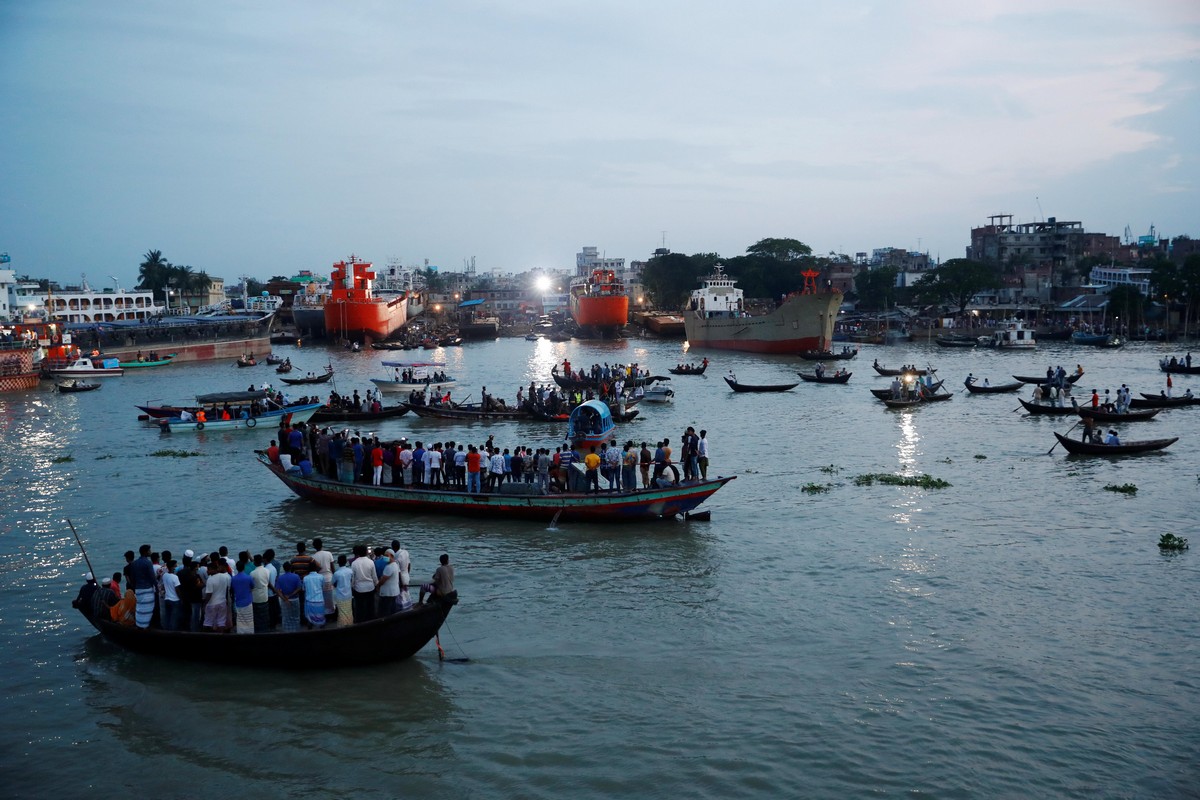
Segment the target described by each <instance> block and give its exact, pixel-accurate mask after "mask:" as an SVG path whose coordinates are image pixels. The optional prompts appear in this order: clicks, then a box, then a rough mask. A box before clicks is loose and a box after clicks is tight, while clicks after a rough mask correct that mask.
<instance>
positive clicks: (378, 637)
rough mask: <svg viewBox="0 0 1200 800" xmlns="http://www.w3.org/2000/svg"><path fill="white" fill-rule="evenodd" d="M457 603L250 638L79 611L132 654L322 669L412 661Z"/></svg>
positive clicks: (427, 605) (429, 604) (434, 603)
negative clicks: (166, 627) (152, 625)
mask: <svg viewBox="0 0 1200 800" xmlns="http://www.w3.org/2000/svg"><path fill="white" fill-rule="evenodd" d="M457 602H458V600H457V598H455V599H454V600H452V601H449V602H441V601H431V602H427V603H421V604H419V605H414V606H413V607H412V608H411V609H409V610H407V611H398V612H397V613H395V614H392V615H391V616H388V617H383V618H382V619H375V620H371V621H369V622H358V623H355V624H353V625H327V626H326V627H324V628H317V629H314V630H301V631H297V632H294V633H284V632H282V631H277V632H272V633H259V634H254V635H253V636H238V635H230V634H225V633H212V632H195V633H193V632H192V631H165V630H163V629H161V628H139V627H137V626H136V625H118V624H117V623H115V622H113V621H111V620H108V619H97V618H95V617H94V616H93V614H92V610H91V609H90V608H87V609H80V611H81V612H83V615H84V617H86V618H87V620H88V622H90V623H91V624H92V626H93V627H94V628H95V629H96V630H97V631H99V632H100V635H101V636H103V637H104V638H105V639H107V640H108V641H110V642H112V643H113V644H116V645H118V646H120V647H124V648H125V649H126V650H132V651H133V652H135V653H143V654H146V655H152V656H162V657H165V658H173V659H178V660H182V661H192V662H207V663H218V664H223V665H226V666H231V667H255V668H267V669H317V668H324V669H328V668H337V667H357V666H362V665H364V664H379V663H383V662H387V661H399V660H401V659H404V658H408V657H410V656H412V655H413V654H415V653H416V652H417V651H418V650H420V649H421V648H422V647H424V646H425V645H427V644H429V642H430V641H431V640H432V639H433V638H434V636H436V635H437V632H438V630H439V629H440V628H441V627H442V624H443V623H444V622H445V621H446V617H447V616H448V615H449V614H450V609H451V608H452V607H453V606H454V604H455V603H457Z"/></svg>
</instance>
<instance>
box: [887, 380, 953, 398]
mask: <svg viewBox="0 0 1200 800" xmlns="http://www.w3.org/2000/svg"><path fill="white" fill-rule="evenodd" d="M945 382H946V381H944V380H940V381H938V382H937V383H932V384H930V385H928V386H923V387H922V391H924V392H926V393H935V392H937V390H938V389H941V388H942V384H943V383H945ZM913 391H916V387H913ZM871 394H872V395H874V396H875V397H877V398H878V399H880V400H883V399H885V398H888V397H891V396H892V390H891V389H872V390H871Z"/></svg>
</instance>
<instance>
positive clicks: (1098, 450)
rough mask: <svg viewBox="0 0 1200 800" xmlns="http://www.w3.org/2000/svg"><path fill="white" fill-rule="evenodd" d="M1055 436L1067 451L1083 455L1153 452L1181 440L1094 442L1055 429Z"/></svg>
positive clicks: (1176, 438)
mask: <svg viewBox="0 0 1200 800" xmlns="http://www.w3.org/2000/svg"><path fill="white" fill-rule="evenodd" d="M1054 436H1055V438H1057V439H1058V442H1059V444H1061V445H1062V446H1063V447H1065V448H1066V450H1067V452H1069V453H1073V454H1075V455H1083V456H1125V455H1134V454H1136V453H1151V452H1153V451H1155V450H1162V449H1164V448H1167V447H1170V446H1171V445H1173V444H1175V442H1178V441H1179V437H1178V436H1174V437H1172V438H1170V439H1144V440H1142V441H1140V442H1122V443H1121V444H1094V443H1092V442H1081V441H1079V440H1078V439H1071V438H1068V437H1066V436H1063V435H1062V434H1061V433H1059V432H1057V431H1055V433H1054Z"/></svg>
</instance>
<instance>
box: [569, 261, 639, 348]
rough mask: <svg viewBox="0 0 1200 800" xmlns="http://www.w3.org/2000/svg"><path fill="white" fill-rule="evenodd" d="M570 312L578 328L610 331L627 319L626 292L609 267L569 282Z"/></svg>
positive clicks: (619, 327) (608, 332)
mask: <svg viewBox="0 0 1200 800" xmlns="http://www.w3.org/2000/svg"><path fill="white" fill-rule="evenodd" d="M571 316H572V317H573V318H574V319H575V323H576V324H577V325H579V327H580V328H584V329H586V330H589V331H594V332H596V333H598V334H600V335H602V336H603V335H613V334H615V333H616V332H617V331H619V330H620V329H621V328H623V327H625V323H626V322H628V321H629V295H627V294H625V284H624V283H622V282H621V279H620V278H618V277H617V274H616V272H614V271H613V270H611V269H595V270H592V275H591V277H590V278H588V279H587V280H586V281H580V282H578V283H575V284H572V286H571Z"/></svg>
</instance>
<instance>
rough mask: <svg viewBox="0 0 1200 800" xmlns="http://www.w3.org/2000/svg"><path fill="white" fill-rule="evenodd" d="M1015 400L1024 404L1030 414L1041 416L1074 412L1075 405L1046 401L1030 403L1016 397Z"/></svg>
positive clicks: (1058, 415) (1063, 414)
mask: <svg viewBox="0 0 1200 800" xmlns="http://www.w3.org/2000/svg"><path fill="white" fill-rule="evenodd" d="M1017 402H1018V403H1020V404H1021V405H1022V406H1024V408H1025V410H1026V411H1028V412H1029V413H1030V414H1040V415H1042V416H1052V417H1054V416H1057V417H1061V416H1065V415H1067V414H1074V413H1075V406H1073V405H1070V406H1052V405H1049V404H1046V403H1030V402H1028V401H1026V400H1023V399H1021V398H1017Z"/></svg>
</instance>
